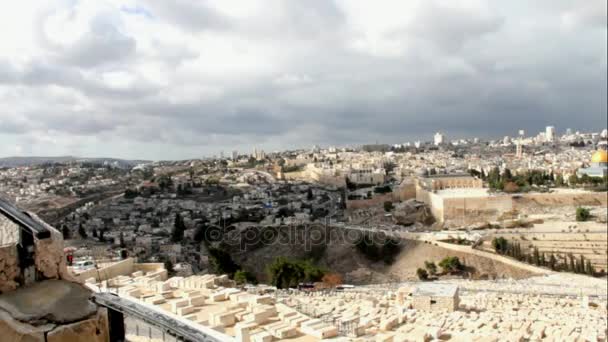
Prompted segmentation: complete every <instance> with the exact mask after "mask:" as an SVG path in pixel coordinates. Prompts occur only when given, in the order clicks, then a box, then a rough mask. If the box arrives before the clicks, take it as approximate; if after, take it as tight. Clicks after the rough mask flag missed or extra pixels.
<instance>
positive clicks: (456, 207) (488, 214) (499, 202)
mask: <svg viewBox="0 0 608 342" xmlns="http://www.w3.org/2000/svg"><path fill="white" fill-rule="evenodd" d="M511 210H513V201H512V199H511V196H484V197H462V198H444V199H443V219H442V220H443V221H445V220H462V221H463V223H464V224H467V223H469V222H476V221H480V220H491V219H494V218H495V217H497V216H499V215H501V214H502V213H505V212H508V211H511Z"/></svg>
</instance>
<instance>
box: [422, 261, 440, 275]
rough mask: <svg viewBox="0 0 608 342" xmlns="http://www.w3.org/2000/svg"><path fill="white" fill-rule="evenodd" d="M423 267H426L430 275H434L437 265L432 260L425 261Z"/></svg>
mask: <svg viewBox="0 0 608 342" xmlns="http://www.w3.org/2000/svg"><path fill="white" fill-rule="evenodd" d="M424 268H426V270H427V271H428V273H429V274H430V275H435V274H436V273H437V265H435V263H434V262H432V261H425V262H424Z"/></svg>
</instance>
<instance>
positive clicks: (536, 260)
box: [532, 247, 540, 266]
mask: <svg viewBox="0 0 608 342" xmlns="http://www.w3.org/2000/svg"><path fill="white" fill-rule="evenodd" d="M532 253H533V254H532V258H533V261H534V265H536V266H540V253H538V248H536V247H534V252H532Z"/></svg>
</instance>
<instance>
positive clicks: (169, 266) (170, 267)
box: [164, 259, 174, 274]
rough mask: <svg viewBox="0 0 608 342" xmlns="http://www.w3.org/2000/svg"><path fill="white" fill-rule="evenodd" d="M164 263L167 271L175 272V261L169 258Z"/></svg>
mask: <svg viewBox="0 0 608 342" xmlns="http://www.w3.org/2000/svg"><path fill="white" fill-rule="evenodd" d="M164 264H165V269H166V270H167V273H169V274H173V272H174V270H173V263H172V262H171V260H169V259H167V260H165V262H164Z"/></svg>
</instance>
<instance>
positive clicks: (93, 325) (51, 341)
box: [46, 309, 109, 342]
mask: <svg viewBox="0 0 608 342" xmlns="http://www.w3.org/2000/svg"><path fill="white" fill-rule="evenodd" d="M108 332H109V330H108V315H107V310H106V309H99V311H97V314H96V315H95V316H94V317H92V318H90V319H87V320H84V321H80V322H76V323H72V324H67V325H61V326H58V327H56V328H55V329H53V330H52V331H50V332H49V333H48V334H47V340H46V341H47V342H106V341H109V336H108Z"/></svg>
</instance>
